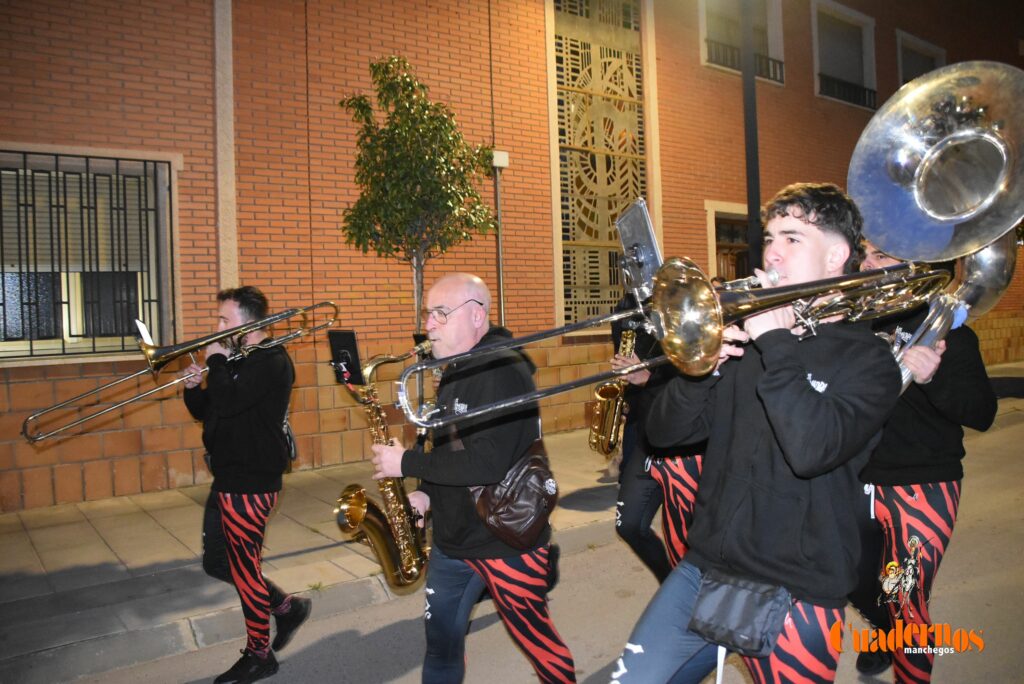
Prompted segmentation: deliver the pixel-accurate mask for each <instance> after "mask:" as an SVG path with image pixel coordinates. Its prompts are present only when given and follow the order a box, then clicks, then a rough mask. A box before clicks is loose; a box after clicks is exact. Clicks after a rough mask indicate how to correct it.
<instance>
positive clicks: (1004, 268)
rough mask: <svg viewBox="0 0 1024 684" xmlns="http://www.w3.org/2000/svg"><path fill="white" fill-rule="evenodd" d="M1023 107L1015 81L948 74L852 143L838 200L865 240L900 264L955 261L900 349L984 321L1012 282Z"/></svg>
mask: <svg viewBox="0 0 1024 684" xmlns="http://www.w3.org/2000/svg"><path fill="white" fill-rule="evenodd" d="M1022 102H1024V71H1021V70H1020V69H1017V68H1015V67H1012V66H1009V65H1007V64H1001V63H998V62H961V63H958V64H952V65H950V66H947V67H943V68H940V69H936V70H935V71H931V72H929V73H927V74H925V75H923V76H921V77H919V78H917V79H914V80H913V81H911V82H909V83H907V84H906V85H904V86H903V87H902V88H900V89H899V90H898V91H897V92H896V93H895V94H894V95H893V96H892V97H891V98H890V99H889V100H888V101H887V102H886V103H885V105H883V106H882V108H881V109H879V110H878V112H877V113H876V114H875V116H874V117H873V118H872V119H871V121H870V122H869V123H868V125H867V128H865V130H864V133H863V134H862V135H861V137H860V140H859V141H858V143H857V147H856V149H855V150H854V153H853V158H852V160H851V162H850V170H849V175H848V179H847V190H848V192H849V194H850V196H851V197H853V198H854V199H855V200H856V202H857V204H858V206H859V207H860V210H861V213H862V214H863V216H864V234H865V236H867V238H868V239H869V240H870V241H871V242H872V243H873V244H874V245H875V246H876V247H878V248H879V249H880V250H882V251H883V252H885V253H886V254H889V255H891V256H893V257H895V258H898V259H903V260H913V261H930V262H939V261H948V260H951V259H957V265H956V277H955V278H954V280H953V283H952V285H950V287H949V288H948V289H947V291H946V292H945V293H944V294H942V295H940V296H937V297H935V298H933V299H932V301H931V305H930V310H929V313H928V316H927V317H926V319H925V321H924V322H923V323H922V324H921V326H920V327H919V328H918V330H917V331H916V332H915V334H914V336H913V338H912V339H911V341H910V342H909V343H907V344H905V345H904V346H903V349H906V348H908V347H910V346H911V345H914V344H924V345H929V346H934V345H935V343H936V342H938V340H940V339H942V337H943V336H944V335H945V334H946V332H948V331H949V329H950V327H953V326H955V325H958V324H959V323H962V322H963V321H964V319H973V318H977V317H978V316H981V315H982V314H984V313H986V312H987V311H989V310H990V309H991V308H992V307H994V306H995V305H996V303H997V302H998V301H999V298H1000V296H1002V294H1003V292H1004V291H1005V290H1006V288H1007V287H1008V286H1009V284H1010V280H1011V279H1012V278H1013V272H1014V268H1015V266H1016V261H1017V245H1016V239H1015V235H1014V232H1013V230H1012V229H1013V227H1014V226H1016V225H1017V224H1018V223H1020V222H1021V221H1022V220H1024V180H1022V179H1024V173H1022V172H1024V108H1022V106H1021V103H1022ZM898 358H899V356H898ZM909 381H910V378H909V373H907V372H906V371H905V372H904V387H906V385H907V384H908V383H909Z"/></svg>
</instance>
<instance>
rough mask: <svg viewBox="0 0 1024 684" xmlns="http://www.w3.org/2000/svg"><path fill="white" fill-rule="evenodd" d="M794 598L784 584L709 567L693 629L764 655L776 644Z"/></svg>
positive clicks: (712, 639)
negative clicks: (733, 574)
mask: <svg viewBox="0 0 1024 684" xmlns="http://www.w3.org/2000/svg"><path fill="white" fill-rule="evenodd" d="M792 606H793V599H792V597H791V596H790V595H789V592H788V591H787V590H786V589H785V588H783V587H777V586H775V585H772V584H766V583H764V582H758V581H755V580H749V579H743V578H740V577H733V576H732V575H728V574H726V573H724V572H721V571H718V570H708V571H707V572H705V573H703V575H702V576H701V579H700V589H699V590H698V592H697V600H696V601H695V602H694V605H693V616H692V617H691V618H690V626H689V629H690V631H692V632H696V633H697V634H699V635H701V636H702V637H704V638H705V639H706V640H707V641H710V642H712V643H715V644H719V645H720V646H725V647H726V648H728V649H729V650H731V651H736V652H737V653H740V654H741V655H745V656H751V657H753V658H763V657H765V656H767V655H768V654H769V653H771V652H772V649H774V648H775V642H776V641H778V639H779V634H781V633H782V627H783V625H784V624H785V621H786V616H787V615H788V614H789V610H790V608H792Z"/></svg>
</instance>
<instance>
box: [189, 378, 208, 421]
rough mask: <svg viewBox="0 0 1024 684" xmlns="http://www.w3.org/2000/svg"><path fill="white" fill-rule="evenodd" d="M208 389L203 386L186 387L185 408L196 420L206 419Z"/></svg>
mask: <svg viewBox="0 0 1024 684" xmlns="http://www.w3.org/2000/svg"><path fill="white" fill-rule="evenodd" d="M206 404H207V401H206V390H205V389H203V386H202V385H201V384H200V385H196V386H195V387H191V388H190V387H186V388H185V408H187V409H188V412H189V413H190V414H192V417H193V418H195V419H196V420H206Z"/></svg>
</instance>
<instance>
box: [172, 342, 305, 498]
mask: <svg viewBox="0 0 1024 684" xmlns="http://www.w3.org/2000/svg"><path fill="white" fill-rule="evenodd" d="M206 364H207V366H209V368H210V372H209V375H208V377H207V378H206V388H205V389H203V388H202V387H201V386H200V387H193V388H192V389H187V388H186V389H185V406H186V407H188V411H189V413H191V414H192V417H193V418H195V419H197V420H201V421H203V444H204V445H205V446H206V451H207V452H208V453H209V454H210V469H211V470H212V471H213V485H212V486H211V488H212V489H213V491H215V492H230V493H233V494H263V493H267V492H277V491H280V489H281V475H282V473H284V471H285V469H286V468H287V466H288V458H289V449H288V442H287V440H286V438H285V435H284V429H283V427H282V424H283V423H284V416H285V412H286V411H287V410H288V400H289V398H290V396H291V392H292V384H293V383H294V382H295V370H294V368H293V367H292V361H291V359H290V358H289V357H288V352H286V351H285V349H284V347H283V346H280V345H279V346H276V347H270V348H266V349H257V350H256V351H254V352H252V353H251V354H249V356H247V357H245V358H242V359H238V360H236V361H232V362H230V363H228V361H227V358H226V357H225V356H224V355H223V354H214V355H213V356H211V357H210V358H208V359H207V360H206Z"/></svg>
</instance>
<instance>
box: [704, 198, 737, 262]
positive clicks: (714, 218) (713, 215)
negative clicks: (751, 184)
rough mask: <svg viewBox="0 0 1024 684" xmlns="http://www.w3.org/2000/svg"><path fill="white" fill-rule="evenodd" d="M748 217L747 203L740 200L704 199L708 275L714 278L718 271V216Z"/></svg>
mask: <svg viewBox="0 0 1024 684" xmlns="http://www.w3.org/2000/svg"><path fill="white" fill-rule="evenodd" d="M719 217H722V218H731V219H743V220H746V219H747V205H746V204H740V203H739V202H721V201H719V200H709V199H706V200H704V221H705V223H704V226H705V228H706V229H707V236H708V271H707V273H708V277H709V278H714V277H715V276H717V275H719V273H718V234H717V232H716V231H715V225H716V223H717V222H718V218H719Z"/></svg>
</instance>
